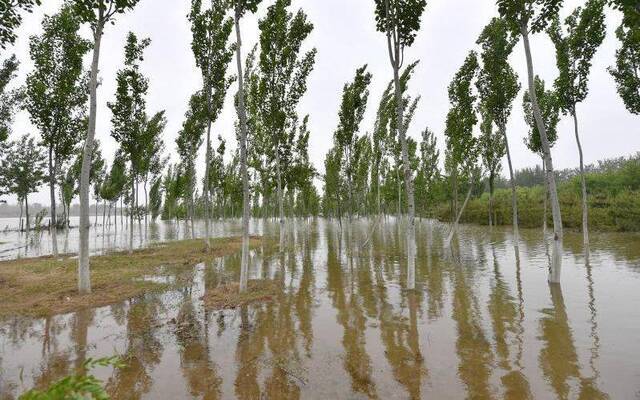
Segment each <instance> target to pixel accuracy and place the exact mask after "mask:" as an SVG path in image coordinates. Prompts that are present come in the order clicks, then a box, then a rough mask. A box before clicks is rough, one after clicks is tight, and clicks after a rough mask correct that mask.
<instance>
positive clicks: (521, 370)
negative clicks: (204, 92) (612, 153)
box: [0, 218, 640, 399]
mask: <svg viewBox="0 0 640 400" xmlns="http://www.w3.org/2000/svg"><path fill="white" fill-rule="evenodd" d="M254 223H255V225H254V227H255V229H258V230H260V231H262V232H265V235H266V236H267V237H266V238H265V239H263V240H262V242H261V243H260V245H258V246H257V247H256V248H254V249H252V251H251V257H250V274H251V278H252V279H253V278H266V279H272V280H273V281H274V282H275V283H276V286H277V293H276V295H275V296H274V298H273V299H272V300H271V301H269V302H263V303H254V304H248V305H244V306H242V307H240V308H238V309H233V310H217V311H214V310H205V308H204V305H203V301H202V297H203V296H204V295H205V294H206V293H207V291H208V290H211V289H214V288H216V287H218V286H219V285H222V284H225V283H227V282H230V281H237V280H238V279H239V273H240V256H239V255H233V256H228V257H224V258H220V259H217V260H214V261H213V262H211V263H207V264H200V265H197V266H194V267H193V268H188V267H187V268H183V269H181V270H176V271H175V272H174V273H175V274H176V276H175V280H176V281H177V282H180V288H179V289H176V290H171V291H168V292H165V293H148V294H146V295H144V296H141V297H137V298H132V299H128V300H126V301H123V302H121V303H117V304H113V305H111V306H107V307H100V308H96V309H85V310H80V311H77V312H75V313H70V314H66V315H57V316H50V317H48V318H43V319H28V318H19V317H4V318H2V319H0V399H14V398H16V397H18V395H19V394H20V393H22V392H24V391H25V390H27V389H29V388H31V387H34V386H36V387H44V386H47V385H48V384H50V383H51V382H52V381H55V380H57V379H60V378H61V377H63V376H66V375H68V374H72V373H83V372H84V371H82V363H83V362H84V361H85V360H86V359H88V358H89V357H93V358H96V357H103V356H110V355H113V354H119V355H120V356H121V357H122V359H123V361H124V362H125V364H126V366H125V368H123V369H119V370H112V369H111V368H110V367H109V368H102V369H98V370H96V374H97V375H98V377H99V378H101V379H103V380H104V381H105V382H106V386H107V390H108V392H109V393H110V394H111V396H112V397H113V398H114V399H139V398H140V399H142V398H148V399H155V398H175V399H183V398H185V399H190V398H204V399H226V398H240V399H257V398H258V399H259V398H277V399H302V398H373V399H387V398H414V399H419V398H477V399H501V398H504V399H533V398H544V399H546V398H550V399H551V398H558V399H572V398H580V399H606V398H612V399H618V398H633V397H634V396H635V393H636V392H637V391H638V389H639V387H638V384H637V376H638V374H639V373H640V360H638V357H633V356H632V355H634V354H640V343H638V342H637V341H634V340H629V338H634V337H640V311H639V309H638V307H637V304H639V303H640V291H638V290H637V285H638V284H639V282H640V274H639V272H640V270H638V269H637V267H635V265H636V263H637V261H638V260H639V259H640V253H638V252H637V250H633V249H629V248H627V247H634V248H637V247H640V238H639V237H637V236H622V235H621V236H615V235H611V234H607V235H602V236H599V235H594V236H593V237H592V244H591V256H590V260H589V261H590V263H588V264H584V257H583V256H582V255H581V253H580V252H581V251H582V248H581V247H580V246H579V245H576V244H575V243H574V242H579V241H580V240H581V238H580V237H579V235H577V234H575V237H573V236H572V234H571V233H568V234H567V235H566V237H565V243H566V244H567V247H566V249H565V253H564V255H563V258H562V262H563V264H564V266H565V269H564V271H563V276H562V279H563V281H562V287H561V286H560V285H558V284H548V283H547V282H546V281H547V274H548V266H549V265H550V257H551V255H549V253H550V252H551V251H550V250H551V249H549V250H548V249H547V246H545V241H544V240H542V238H541V237H540V236H541V235H540V233H539V232H538V231H527V230H523V231H521V232H520V246H519V251H518V252H514V251H513V236H512V235H511V233H510V232H509V231H508V230H503V229H500V228H497V227H494V228H493V229H492V230H491V231H487V230H486V229H484V228H481V227H472V226H460V228H459V234H458V235H456V238H455V240H454V241H453V242H452V243H451V246H450V248H449V249H444V248H443V247H442V243H443V241H444V240H443V235H446V228H445V227H443V226H442V225H440V224H438V223H435V222H433V221H427V220H418V224H417V227H416V234H415V244H416V248H415V250H416V271H415V272H416V275H415V280H416V290H408V286H409V285H408V279H409V277H408V268H407V267H408V265H407V259H406V252H407V250H408V247H407V242H406V236H405V235H404V230H403V229H402V227H399V226H398V225H397V224H396V222H395V219H394V218H384V219H380V220H378V221H366V220H354V221H353V223H352V224H346V223H345V224H343V225H342V226H341V225H340V224H339V223H337V222H335V223H334V222H331V221H326V220H321V219H320V220H307V219H305V220H297V221H296V222H295V223H292V224H288V225H287V231H286V235H287V238H286V239H287V240H286V245H285V246H284V247H282V248H279V247H278V246H277V242H278V240H279V237H278V236H279V226H278V225H279V224H278V221H270V220H267V219H264V220H260V221H254ZM374 224H376V226H375V229H372V227H373V226H374ZM119 225H120V224H119ZM134 226H135V227H138V224H137V223H136V224H134ZM235 226H236V224H235V223H229V224H228V225H227V227H226V228H224V229H223V231H224V232H228V233H229V232H233V231H234V229H236V228H235ZM238 226H239V225H238ZM119 228H120V230H119V232H122V231H126V226H125V228H124V229H121V227H120V226H119ZM143 228H144V227H143ZM195 229H196V230H197V229H198V227H197V225H196V226H195ZM191 231H192V230H191V226H190V224H184V223H182V222H181V223H180V225H178V224H171V225H168V226H165V227H161V225H157V226H155V225H154V224H150V225H149V226H148V228H147V230H146V231H145V232H142V230H140V235H141V236H137V237H138V238H141V240H142V242H146V241H153V240H165V239H166V238H167V237H176V238H178V237H180V238H182V237H184V235H191ZM72 235H73V230H72V231H71V233H70V235H69V238H70V243H72V240H71V238H72ZM123 238H124V239H123ZM59 239H60V241H61V244H63V240H64V237H62V236H61V237H60V238H59ZM126 239H127V238H126V236H120V233H119V234H118V235H116V234H115V233H111V234H107V233H105V235H104V236H103V237H102V238H100V239H99V240H98V241H97V243H98V244H101V242H102V241H104V246H106V247H107V248H111V247H113V246H120V245H126V244H127V240H126ZM272 239H273V240H272ZM623 240H626V241H627V245H622V244H621V241H623ZM365 241H366V242H367V243H366V244H367V245H366V246H363V245H362V244H363V243H365ZM45 247H47V246H45ZM576 251H577V252H576ZM612 265H614V266H615V267H614V268H612V267H611V266H612ZM165 273H169V272H167V271H165ZM585 274H586V279H585ZM614 285H615V286H614ZM600 291H602V292H606V293H607V296H606V297H605V296H597V293H600ZM596 299H597V300H598V301H596ZM621 315H623V316H624V318H622V319H620V318H621V317H620V316H621Z"/></svg>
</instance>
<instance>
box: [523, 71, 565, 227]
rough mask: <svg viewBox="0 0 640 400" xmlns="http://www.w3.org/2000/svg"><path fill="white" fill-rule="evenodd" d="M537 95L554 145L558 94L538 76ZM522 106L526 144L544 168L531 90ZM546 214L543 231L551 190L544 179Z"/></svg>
mask: <svg viewBox="0 0 640 400" xmlns="http://www.w3.org/2000/svg"><path fill="white" fill-rule="evenodd" d="M535 82H536V83H535V85H536V95H537V98H538V104H540V111H541V112H542V119H543V120H544V126H545V128H546V129H547V139H548V140H549V146H550V147H553V146H554V145H555V143H556V140H557V139H558V131H557V129H556V128H557V126H558V121H559V120H560V115H559V114H560V108H559V102H558V96H557V95H556V93H555V92H554V91H553V90H546V89H545V87H544V81H543V80H542V79H540V78H539V77H538V76H536V79H535ZM522 108H523V110H524V116H525V122H526V123H527V125H528V126H529V134H528V135H527V137H526V138H525V145H526V146H527V148H529V150H531V151H532V152H534V153H536V154H538V155H539V156H540V158H541V159H542V169H543V170H544V169H545V165H544V152H543V150H542V140H541V139H540V133H539V132H538V127H537V125H536V122H535V119H534V118H533V110H532V107H531V96H529V91H525V93H524V96H523V98H522ZM544 190H545V193H544V215H543V222H542V226H543V231H544V232H545V233H546V231H547V197H548V192H549V182H548V180H547V179H546V176H545V180H544Z"/></svg>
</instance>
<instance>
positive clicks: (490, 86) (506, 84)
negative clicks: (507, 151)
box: [476, 18, 520, 129]
mask: <svg viewBox="0 0 640 400" xmlns="http://www.w3.org/2000/svg"><path fill="white" fill-rule="evenodd" d="M516 42H517V41H516V40H515V38H514V37H513V36H512V35H511V34H510V32H509V29H508V24H507V22H506V21H505V20H504V19H501V18H493V19H492V20H491V22H490V23H489V24H488V25H487V26H486V27H485V28H484V29H483V30H482V33H481V34H480V37H479V38H478V40H477V43H478V44H479V45H480V46H481V48H482V52H481V53H480V59H481V61H482V68H481V69H480V72H479V74H478V80H477V83H476V87H477V89H478V93H479V97H480V104H481V108H482V109H484V110H485V112H486V113H488V115H489V117H490V118H491V120H492V121H493V123H495V124H496V125H498V127H499V128H500V129H505V127H506V125H507V120H508V118H509V115H510V114H511V107H512V105H513V100H514V99H515V98H516V96H517V95H518V92H519V91H520V84H519V83H518V75H517V74H516V73H515V71H514V70H513V68H511V66H510V65H509V61H508V58H509V55H510V54H511V52H512V51H513V47H514V46H515V44H516Z"/></svg>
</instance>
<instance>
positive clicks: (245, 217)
mask: <svg viewBox="0 0 640 400" xmlns="http://www.w3.org/2000/svg"><path fill="white" fill-rule="evenodd" d="M235 11H236V12H235V25H236V64H237V66H238V117H239V119H240V168H241V170H242V171H241V173H242V261H241V264H240V291H241V292H244V291H246V290H247V286H248V285H247V284H248V279H249V277H248V275H249V174H248V171H247V115H246V110H245V108H244V107H245V106H244V81H243V75H242V53H241V46H242V38H241V35H240V8H239V6H236V10H235ZM207 151H208V150H207ZM276 154H277V149H276ZM278 161H279V159H278ZM207 165H208V164H207ZM278 166H279V165H278ZM278 187H279V188H280V168H278ZM280 201H281V202H282V197H281V200H280ZM280 218H281V221H280V232H281V233H280V235H281V237H282V232H283V229H282V226H283V224H284V219H283V216H282V203H280Z"/></svg>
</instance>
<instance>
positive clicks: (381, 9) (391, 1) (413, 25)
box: [374, 0, 427, 48]
mask: <svg viewBox="0 0 640 400" xmlns="http://www.w3.org/2000/svg"><path fill="white" fill-rule="evenodd" d="M374 1H375V4H376V11H375V12H376V29H377V30H378V31H379V32H383V33H387V34H388V35H391V36H393V37H395V38H397V40H398V44H399V46H400V47H401V48H405V47H410V46H411V45H412V44H413V41H414V40H415V38H416V33H417V32H418V31H419V30H420V22H421V21H420V18H422V14H423V13H424V9H425V7H426V6H427V1H426V0H374Z"/></svg>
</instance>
